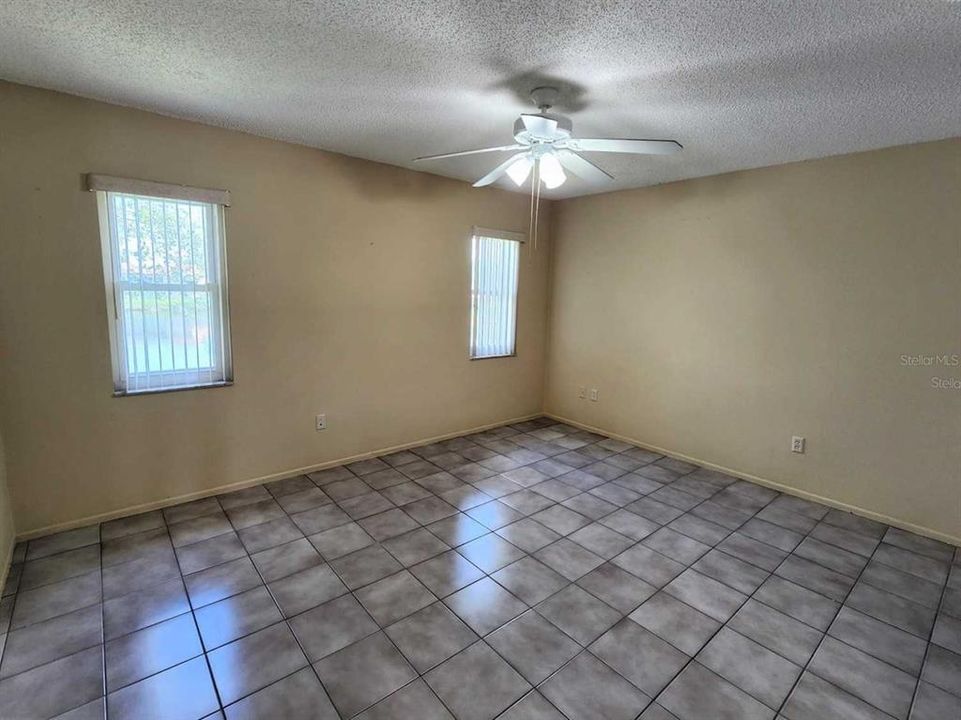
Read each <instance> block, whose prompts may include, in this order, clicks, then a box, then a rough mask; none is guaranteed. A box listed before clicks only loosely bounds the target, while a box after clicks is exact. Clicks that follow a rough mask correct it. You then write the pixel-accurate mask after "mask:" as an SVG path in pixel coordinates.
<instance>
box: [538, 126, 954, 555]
mask: <svg viewBox="0 0 961 720" xmlns="http://www.w3.org/2000/svg"><path fill="white" fill-rule="evenodd" d="M552 262H553V265H554V267H553V272H552V288H553V294H552V301H551V339H550V342H549V358H550V360H549V369H548V387H547V394H546V407H547V410H548V411H549V412H551V413H554V414H557V415H559V416H563V417H567V418H571V419H573V420H576V421H578V422H581V423H585V424H588V425H591V426H595V427H599V428H603V429H606V430H609V431H612V432H615V433H618V434H620V435H623V436H627V437H631V438H634V439H636V440H639V441H641V442H643V443H645V444H648V445H651V446H655V447H659V448H663V449H666V450H669V451H671V452H672V453H675V454H681V455H685V456H688V457H691V458H696V459H698V460H702V461H706V462H709V463H712V464H715V465H718V466H721V467H725V468H729V469H731V470H735V471H737V472H739V473H743V474H748V475H753V476H757V477H760V478H763V479H766V480H768V481H772V482H777V483H783V484H784V485H786V486H788V487H790V488H794V489H796V490H799V491H802V492H805V493H811V494H815V495H820V496H824V497H827V498H831V499H833V500H835V501H838V502H841V503H846V504H849V505H852V506H857V507H860V508H862V509H865V510H868V511H871V512H874V513H877V514H881V515H885V516H889V517H891V518H896V519H898V520H900V521H902V522H906V523H911V524H915V525H917V526H922V527H924V528H927V529H929V530H931V531H935V532H937V533H941V534H943V535H945V536H953V537H954V538H955V540H957V539H959V538H961V390H953V391H952V390H938V389H934V388H932V387H931V384H930V383H931V378H932V377H933V376H942V377H954V378H961V368H959V367H954V368H943V367H942V368H936V367H935V368H918V367H904V366H902V365H901V363H900V356H901V355H902V354H910V355H917V354H936V353H961V346H959V344H961V337H959V334H961V140H950V141H945V142H940V143H930V144H924V145H916V146H908V147H899V148H894V149H889V150H883V151H878V152H871V153H863V154H857V155H850V156H844V157H837V158H830V159H824V160H818V161H813V162H806V163H798V164H793V165H787V166H781V167H774V168H767V169H762V170H754V171H748V172H741V173H734V174H730V175H722V176H718V177H712V178H704V179H698V180H693V181H688V182H680V183H675V184H671V185H665V186H660V187H655V188H649V189H643V190H635V191H627V192H620V193H612V194H607V195H598V196H594V197H585V198H580V199H577V200H573V201H565V202H563V203H561V204H560V205H559V207H557V208H556V209H555V213H554V234H553V258H552ZM579 386H587V387H596V388H598V389H599V392H600V395H599V397H600V399H599V401H598V402H596V403H594V402H590V401H589V400H580V399H578V397H577V390H578V387H579ZM792 435H802V436H805V437H806V438H807V445H808V447H807V453H806V454H804V455H795V454H792V453H791V452H790V451H789V447H790V441H791V436H792Z"/></svg>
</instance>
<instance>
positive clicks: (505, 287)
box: [470, 230, 521, 358]
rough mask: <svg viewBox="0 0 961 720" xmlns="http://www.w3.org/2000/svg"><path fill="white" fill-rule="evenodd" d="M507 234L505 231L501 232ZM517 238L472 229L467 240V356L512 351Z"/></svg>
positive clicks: (515, 309)
mask: <svg viewBox="0 0 961 720" xmlns="http://www.w3.org/2000/svg"><path fill="white" fill-rule="evenodd" d="M505 235H507V233H505ZM520 245H521V244H520V241H519V240H517V239H510V238H508V237H492V236H490V235H487V234H483V233H482V232H480V231H479V230H475V232H474V236H473V238H472V240H471V323H470V356H471V358H489V357H503V356H505V355H513V354H514V351H515V342H516V336H517V266H518V258H519V256H520Z"/></svg>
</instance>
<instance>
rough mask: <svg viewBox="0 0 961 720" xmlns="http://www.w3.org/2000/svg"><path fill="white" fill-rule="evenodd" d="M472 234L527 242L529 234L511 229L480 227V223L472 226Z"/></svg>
mask: <svg viewBox="0 0 961 720" xmlns="http://www.w3.org/2000/svg"><path fill="white" fill-rule="evenodd" d="M471 234H472V235H475V236H477V237H489V238H496V239H498V240H513V241H514V242H519V243H523V242H527V235H525V234H524V233H519V232H511V231H510V230H495V229H493V228H486V227H480V226H479V225H474V226H473V227H472V228H471Z"/></svg>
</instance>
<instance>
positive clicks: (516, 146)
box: [414, 143, 527, 162]
mask: <svg viewBox="0 0 961 720" xmlns="http://www.w3.org/2000/svg"><path fill="white" fill-rule="evenodd" d="M526 147H527V146H526V145H519V144H516V143H515V144H514V145H501V146H500V147H489V148H480V149H479V150H461V151H460V152H452V153H442V154H441V155H425V156H424V157H419V158H414V162H420V161H422V160H441V159H443V158H452V157H461V156H463V155H477V154H479V153H489V152H505V151H507V150H522V149H524V148H526Z"/></svg>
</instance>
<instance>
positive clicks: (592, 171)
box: [557, 150, 614, 185]
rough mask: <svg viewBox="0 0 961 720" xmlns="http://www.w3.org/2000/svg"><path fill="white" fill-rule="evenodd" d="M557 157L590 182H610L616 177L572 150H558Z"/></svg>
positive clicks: (578, 175) (569, 168)
mask: <svg viewBox="0 0 961 720" xmlns="http://www.w3.org/2000/svg"><path fill="white" fill-rule="evenodd" d="M557 159H558V160H560V163H561V165H563V166H564V167H565V168H567V169H568V170H570V171H571V172H572V173H574V174H575V175H577V177H579V178H581V179H582V180H587V181H588V182H590V183H595V184H598V185H600V184H602V183H609V182H611V181H612V180H613V179H614V178H613V176H611V175H608V174H607V173H606V172H604V171H603V170H601V169H600V168H599V167H597V165H595V164H594V163H592V162H591V161H590V160H587V159H586V158H582V157H581V156H580V155H578V154H577V153H576V152H574V151H572V150H558V151H557Z"/></svg>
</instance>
